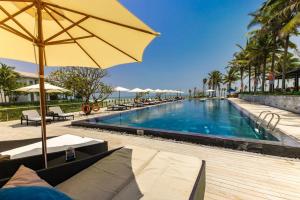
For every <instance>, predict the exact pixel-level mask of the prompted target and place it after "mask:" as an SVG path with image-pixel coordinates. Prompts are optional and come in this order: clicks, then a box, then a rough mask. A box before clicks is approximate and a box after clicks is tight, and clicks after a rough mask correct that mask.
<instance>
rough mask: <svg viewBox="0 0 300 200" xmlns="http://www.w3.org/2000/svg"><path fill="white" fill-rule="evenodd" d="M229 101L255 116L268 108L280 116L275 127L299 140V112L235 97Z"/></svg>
mask: <svg viewBox="0 0 300 200" xmlns="http://www.w3.org/2000/svg"><path fill="white" fill-rule="evenodd" d="M229 101H231V102H232V103H233V104H236V105H238V106H239V107H241V108H242V109H244V110H245V111H247V112H249V113H250V114H252V115H254V116H255V117H258V116H259V114H260V112H261V111H264V110H270V111H271V112H274V113H277V114H278V115H280V117H281V120H280V122H279V124H278V125H277V128H278V129H279V130H280V131H281V132H283V133H285V134H286V135H288V136H290V137H292V138H294V139H295V140H296V141H298V142H300V115H299V114H295V113H292V112H289V111H285V110H281V109H278V108H274V107H271V106H266V105H261V104H255V103H250V102H248V101H245V100H241V99H236V98H232V99H229ZM274 121H275V120H274Z"/></svg>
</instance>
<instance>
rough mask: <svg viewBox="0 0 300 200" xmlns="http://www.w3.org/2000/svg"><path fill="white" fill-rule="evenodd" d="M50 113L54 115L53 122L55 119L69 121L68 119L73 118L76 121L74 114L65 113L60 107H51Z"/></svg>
mask: <svg viewBox="0 0 300 200" xmlns="http://www.w3.org/2000/svg"><path fill="white" fill-rule="evenodd" d="M49 111H50V112H51V113H52V116H53V120H54V118H55V117H57V118H58V120H59V119H67V118H68V117H72V118H73V120H74V115H73V114H68V113H64V112H63V111H62V110H61V108H60V107H59V106H55V107H50V108H49Z"/></svg>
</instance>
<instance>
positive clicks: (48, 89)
mask: <svg viewBox="0 0 300 200" xmlns="http://www.w3.org/2000/svg"><path fill="white" fill-rule="evenodd" d="M15 91H16V92H26V93H35V92H39V91H40V84H35V85H30V86H26V87H21V88H19V89H16V90H15ZM45 91H46V92H47V93H67V92H71V91H70V90H67V89H64V88H61V87H58V86H55V85H51V84H49V83H45Z"/></svg>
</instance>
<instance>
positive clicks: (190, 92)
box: [189, 89, 192, 98]
mask: <svg viewBox="0 0 300 200" xmlns="http://www.w3.org/2000/svg"><path fill="white" fill-rule="evenodd" d="M189 98H192V90H191V89H189Z"/></svg>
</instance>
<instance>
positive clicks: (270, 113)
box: [257, 112, 274, 130]
mask: <svg viewBox="0 0 300 200" xmlns="http://www.w3.org/2000/svg"><path fill="white" fill-rule="evenodd" d="M269 115H272V117H271V119H270V120H269V122H268V125H269V124H270V122H271V121H272V120H273V118H274V113H272V112H269V113H267V114H266V115H265V117H264V118H263V119H262V120H261V121H262V122H261V123H260V124H259V126H258V127H257V129H258V130H259V128H260V127H261V126H262V124H263V123H264V121H265V120H266V118H267V117H268V116H269ZM267 128H268V126H267Z"/></svg>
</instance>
